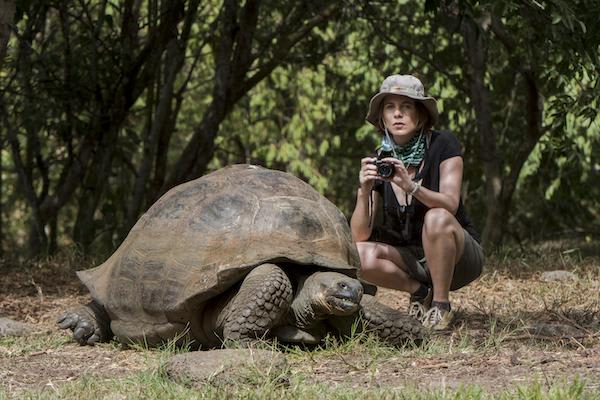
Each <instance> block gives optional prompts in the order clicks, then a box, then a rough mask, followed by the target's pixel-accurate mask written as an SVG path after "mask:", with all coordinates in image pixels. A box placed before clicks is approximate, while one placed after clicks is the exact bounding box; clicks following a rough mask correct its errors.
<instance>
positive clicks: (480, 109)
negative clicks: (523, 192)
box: [461, 18, 507, 246]
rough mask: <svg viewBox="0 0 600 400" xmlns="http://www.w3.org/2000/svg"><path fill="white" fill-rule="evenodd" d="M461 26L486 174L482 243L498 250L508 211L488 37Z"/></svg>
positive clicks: (465, 22)
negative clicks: (494, 115) (488, 62)
mask: <svg viewBox="0 0 600 400" xmlns="http://www.w3.org/2000/svg"><path fill="white" fill-rule="evenodd" d="M461 25H462V26H461V28H462V34H463V37H464V40H465V47H466V54H467V57H468V65H467V74H465V76H466V78H467V82H466V83H467V85H466V86H467V87H468V88H469V97H470V99H471V103H472V104H473V108H474V111H475V118H476V120H477V132H478V133H479V145H480V151H481V153H480V159H481V161H482V163H483V170H484V174H485V197H486V206H487V210H486V219H485V225H484V229H483V235H482V241H483V242H484V243H486V244H489V245H491V246H495V245H497V244H499V243H500V241H501V240H502V236H503V234H504V230H505V225H506V217H507V208H506V207H504V205H503V204H502V202H501V194H502V173H501V170H500V160H499V157H498V152H497V149H496V132H495V130H494V127H493V125H492V110H491V105H490V97H489V92H488V89H487V87H486V85H485V73H486V54H485V43H484V39H485V35H484V34H483V32H481V31H479V29H478V27H477V25H475V22H474V21H472V20H469V19H467V18H464V19H463V21H462V24H461Z"/></svg>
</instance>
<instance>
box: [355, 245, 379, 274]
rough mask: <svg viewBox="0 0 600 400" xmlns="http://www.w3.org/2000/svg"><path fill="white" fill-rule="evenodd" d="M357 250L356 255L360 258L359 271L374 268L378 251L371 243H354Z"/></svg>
mask: <svg viewBox="0 0 600 400" xmlns="http://www.w3.org/2000/svg"><path fill="white" fill-rule="evenodd" d="M356 247H357V248H358V255H359V257H360V269H361V271H365V270H371V269H373V268H375V265H376V263H377V259H378V258H379V257H378V253H379V251H378V249H377V246H376V245H375V243H373V242H359V243H356Z"/></svg>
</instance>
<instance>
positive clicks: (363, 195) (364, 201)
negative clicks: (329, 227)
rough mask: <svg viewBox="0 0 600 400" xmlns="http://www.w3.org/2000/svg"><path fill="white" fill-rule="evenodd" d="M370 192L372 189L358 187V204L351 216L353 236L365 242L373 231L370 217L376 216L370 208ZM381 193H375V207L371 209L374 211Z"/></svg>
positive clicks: (356, 240) (358, 240)
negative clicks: (372, 214)
mask: <svg viewBox="0 0 600 400" xmlns="http://www.w3.org/2000/svg"><path fill="white" fill-rule="evenodd" d="M370 192H371V190H365V189H362V188H359V189H358V193H357V194H356V206H355V207H354V212H353V213H352V217H351V218H350V230H351V231H352V238H353V239H354V241H355V242H365V241H367V240H368V239H369V237H371V232H372V231H373V224H370V223H369V222H370V218H373V217H374V216H371V215H370V210H369V202H370V201H371V200H370V197H371V196H370ZM378 197H379V193H374V196H373V197H372V199H373V207H372V208H371V210H372V211H373V213H374V212H375V210H377V204H378V201H379V199H378Z"/></svg>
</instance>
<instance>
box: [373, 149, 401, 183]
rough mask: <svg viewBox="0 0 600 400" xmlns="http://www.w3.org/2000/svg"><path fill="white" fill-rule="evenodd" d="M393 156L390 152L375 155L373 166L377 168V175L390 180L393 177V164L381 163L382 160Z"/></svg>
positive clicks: (380, 152)
mask: <svg viewBox="0 0 600 400" xmlns="http://www.w3.org/2000/svg"><path fill="white" fill-rule="evenodd" d="M393 156H394V154H393V153H392V152H390V151H379V153H378V154H377V160H375V165H376V166H377V175H379V176H380V177H382V178H391V177H392V176H394V173H395V172H396V168H394V164H392V163H391V162H388V161H383V160H382V159H384V158H386V157H393Z"/></svg>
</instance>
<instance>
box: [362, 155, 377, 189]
mask: <svg viewBox="0 0 600 400" xmlns="http://www.w3.org/2000/svg"><path fill="white" fill-rule="evenodd" d="M375 161H377V158H375V157H365V158H363V159H362V160H360V173H359V174H358V182H359V184H360V187H361V189H362V190H364V191H370V190H371V189H372V188H373V184H374V183H375V181H376V180H378V179H381V178H380V177H379V175H377V166H376V165H375Z"/></svg>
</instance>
